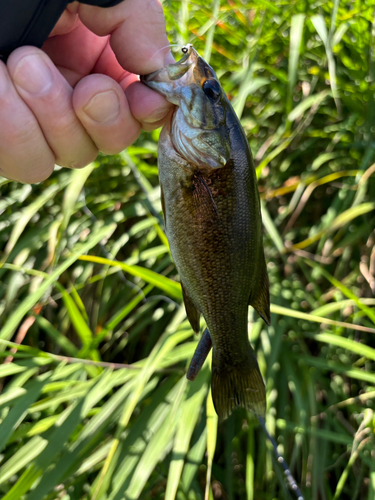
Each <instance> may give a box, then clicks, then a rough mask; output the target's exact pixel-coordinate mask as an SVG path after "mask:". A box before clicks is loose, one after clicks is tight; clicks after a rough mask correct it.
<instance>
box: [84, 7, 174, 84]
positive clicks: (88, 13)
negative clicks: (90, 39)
mask: <svg viewBox="0 0 375 500" xmlns="http://www.w3.org/2000/svg"><path fill="white" fill-rule="evenodd" d="M78 15H79V17H80V19H81V21H82V22H83V24H85V26H87V28H89V30H90V31H92V32H93V33H95V34H96V35H99V36H106V35H111V47H112V49H113V52H114V53H115V55H116V57H117V60H118V62H119V63H120V64H121V66H122V67H123V68H124V69H126V70H127V71H130V72H131V73H135V74H138V75H145V74H147V73H151V72H153V71H156V70H157V69H160V68H161V67H163V66H164V65H165V59H167V61H166V62H168V63H169V62H174V60H173V58H172V56H171V55H170V50H169V42H168V38H167V35H166V30H165V18H164V13H163V8H162V6H161V3H160V2H159V0H126V1H123V2H121V3H120V4H118V5H116V6H114V7H110V8H107V9H103V8H100V7H93V6H89V5H85V4H79V7H78ZM161 49H162V50H161Z"/></svg>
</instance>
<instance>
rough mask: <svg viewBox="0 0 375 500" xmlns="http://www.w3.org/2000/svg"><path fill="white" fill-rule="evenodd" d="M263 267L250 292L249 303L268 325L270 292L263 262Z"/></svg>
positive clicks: (269, 319)
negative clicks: (256, 282)
mask: <svg viewBox="0 0 375 500" xmlns="http://www.w3.org/2000/svg"><path fill="white" fill-rule="evenodd" d="M263 267H264V270H263V273H262V274H261V277H260V279H259V282H258V286H257V287H256V289H255V291H253V292H252V293H251V294H250V298H249V305H250V306H252V307H254V309H255V310H256V312H257V313H258V314H259V316H260V317H261V318H262V319H263V320H264V321H265V322H266V323H267V325H270V324H271V312H270V292H269V281H268V274H267V269H266V263H264V266H263Z"/></svg>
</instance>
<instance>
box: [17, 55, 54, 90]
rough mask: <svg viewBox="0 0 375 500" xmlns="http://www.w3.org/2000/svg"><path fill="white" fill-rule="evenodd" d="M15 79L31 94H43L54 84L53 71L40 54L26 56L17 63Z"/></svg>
mask: <svg viewBox="0 0 375 500" xmlns="http://www.w3.org/2000/svg"><path fill="white" fill-rule="evenodd" d="M13 80H14V82H15V84H16V85H18V86H19V87H21V88H22V89H23V90H24V91H25V92H28V93H29V94H34V95H35V94H42V93H43V92H46V91H47V90H48V89H49V87H50V86H51V85H52V80H53V76H52V72H51V70H50V69H49V67H48V65H47V63H46V62H45V61H44V59H43V58H42V57H41V56H39V55H32V56H25V57H24V58H23V59H21V60H20V61H19V63H18V64H17V66H16V68H15V70H14V74H13Z"/></svg>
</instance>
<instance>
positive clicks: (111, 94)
mask: <svg viewBox="0 0 375 500" xmlns="http://www.w3.org/2000/svg"><path fill="white" fill-rule="evenodd" d="M83 111H84V112H85V113H86V115H87V116H89V117H90V118H91V119H92V120H94V121H96V122H100V123H109V122H111V121H113V120H114V119H115V118H116V117H117V116H118V114H119V113H120V101H119V98H118V96H117V94H116V92H115V91H114V90H107V91H106V92H100V93H99V94H96V96H94V97H93V98H92V99H91V101H89V103H88V104H87V105H86V106H85V107H84V108H83Z"/></svg>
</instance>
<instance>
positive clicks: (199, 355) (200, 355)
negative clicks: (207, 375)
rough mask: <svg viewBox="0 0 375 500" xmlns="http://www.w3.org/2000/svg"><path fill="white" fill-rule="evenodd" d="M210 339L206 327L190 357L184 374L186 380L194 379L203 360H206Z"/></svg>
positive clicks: (210, 343) (209, 349) (210, 344)
mask: <svg viewBox="0 0 375 500" xmlns="http://www.w3.org/2000/svg"><path fill="white" fill-rule="evenodd" d="M211 347H212V340H211V335H210V332H209V331H208V329H207V328H206V329H205V331H204V332H203V334H202V337H201V338H200V341H199V342H198V345H197V348H196V349H195V353H194V356H193V357H192V359H191V362H190V366H189V369H188V371H187V374H186V378H187V379H188V380H194V379H195V377H196V376H197V375H198V373H199V370H200V369H201V368H202V366H203V364H204V362H205V361H206V358H207V356H208V355H209V352H210V351H211Z"/></svg>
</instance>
